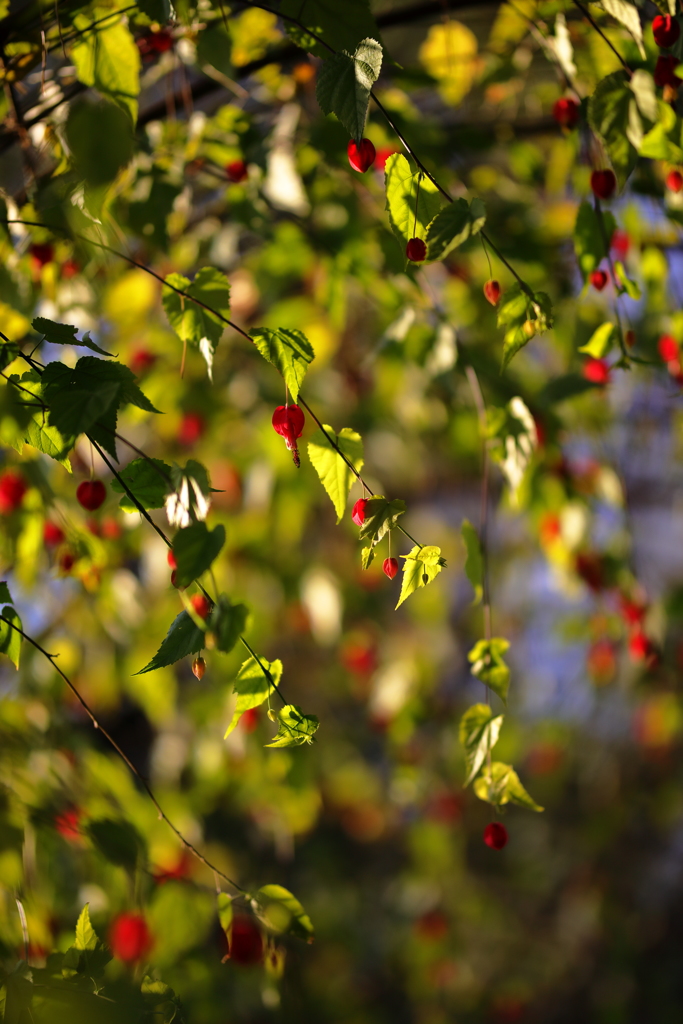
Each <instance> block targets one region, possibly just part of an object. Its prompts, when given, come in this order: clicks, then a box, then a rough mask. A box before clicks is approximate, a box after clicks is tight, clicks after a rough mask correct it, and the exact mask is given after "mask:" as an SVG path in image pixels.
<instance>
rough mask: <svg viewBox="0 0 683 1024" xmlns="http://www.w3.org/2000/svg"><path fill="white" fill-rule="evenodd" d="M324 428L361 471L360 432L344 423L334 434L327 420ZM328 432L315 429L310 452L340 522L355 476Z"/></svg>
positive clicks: (309, 445) (314, 466)
mask: <svg viewBox="0 0 683 1024" xmlns="http://www.w3.org/2000/svg"><path fill="white" fill-rule="evenodd" d="M324 431H325V433H326V434H327V435H328V436H329V437H331V438H332V440H333V441H334V442H335V444H337V445H338V446H339V448H340V449H341V450H342V451H343V453H344V455H345V456H346V458H347V459H348V460H349V462H350V463H351V464H352V465H353V466H354V467H355V469H356V471H357V472H360V471H361V469H362V467H363V441H362V438H361V436H360V434H357V433H356V431H355V430H351V428H350V427H343V429H342V430H341V431H340V433H339V434H335V432H334V430H333V429H332V427H328V426H327V424H324ZM325 433H323V431H322V430H316V432H315V434H314V435H313V437H312V438H311V440H310V441H309V442H308V455H309V458H310V460H311V462H312V463H313V468H314V469H315V471H316V473H317V474H318V476H319V477H320V482H321V484H322V485H323V487H324V488H325V490H326V491H327V493H328V494H329V496H330V499H331V501H332V504H333V505H334V508H335V511H336V513H337V522H338V523H339V522H341V520H342V517H343V515H344V512H345V510H346V501H347V498H348V496H349V491H350V490H351V485H352V484H353V481H354V480H355V476H354V474H353V473H352V472H351V470H350V469H349V467H348V466H347V465H346V463H345V462H344V460H343V459H342V457H341V455H339V454H338V453H337V452H336V451H335V450H334V448H332V446H331V445H330V442H329V441H328V439H327V437H325Z"/></svg>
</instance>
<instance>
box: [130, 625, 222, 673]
mask: <svg viewBox="0 0 683 1024" xmlns="http://www.w3.org/2000/svg"><path fill="white" fill-rule="evenodd" d="M205 646H206V645H205V641H204V633H203V631H202V630H201V629H199V627H198V626H196V625H195V624H194V622H193V621H192V619H191V618H190V616H189V615H188V613H187V612H186V611H182V612H181V613H180V615H177V616H176V617H175V619H174V620H173V622H172V623H171V627H170V629H169V631H168V633H167V634H166V636H165V638H164V639H163V640H162V642H161V647H160V648H159V650H158V651H157V653H156V654H155V655H154V657H153V658H152V660H151V661H150V662H149V664H147V665H145V667H144V668H141V669H140V671H139V672H135V673H134V674H135V675H136V676H141V675H143V674H144V673H145V672H154V670H155V669H157V668H165V667H166V666H167V665H174V664H175V663H176V661H180V660H181V659H182V658H186V657H187V656H188V655H189V654H198V653H199V651H201V649H202V648H203V647H205Z"/></svg>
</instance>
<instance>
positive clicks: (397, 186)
mask: <svg viewBox="0 0 683 1024" xmlns="http://www.w3.org/2000/svg"><path fill="white" fill-rule="evenodd" d="M384 179H385V187H386V209H387V210H388V212H389V221H390V223H391V228H392V230H393V232H394V234H395V235H396V237H397V239H398V241H399V244H400V246H401V251H402V253H403V254H404V255H405V251H406V245H407V244H408V242H409V241H410V239H411V238H415V237H419V238H424V237H425V235H426V232H427V228H428V227H429V225H430V224H431V222H432V221H433V220H434V218H435V217H436V215H437V214H438V213H439V211H440V210H441V207H442V206H443V205H444V202H445V200H444V198H443V196H442V195H441V193H440V192H439V190H438V189H437V187H436V185H433V184H432V182H431V181H430V180H429V178H427V177H425V176H424V175H423V174H422V172H421V171H413V170H412V169H411V166H410V164H409V163H408V161H407V160H406V158H405V157H404V156H403V154H402V153H393V154H392V155H391V156H390V157H389V158H388V160H387V162H386V164H385V168H384ZM418 180H419V181H420V195H419V198H417V183H418ZM416 198H417V220H416V217H415V203H416Z"/></svg>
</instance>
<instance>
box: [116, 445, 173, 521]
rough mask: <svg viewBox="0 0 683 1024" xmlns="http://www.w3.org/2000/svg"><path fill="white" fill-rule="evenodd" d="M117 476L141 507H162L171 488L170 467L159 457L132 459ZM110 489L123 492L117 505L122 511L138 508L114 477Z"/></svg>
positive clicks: (119, 492)
mask: <svg viewBox="0 0 683 1024" xmlns="http://www.w3.org/2000/svg"><path fill="white" fill-rule="evenodd" d="M119 476H120V477H121V479H122V480H123V481H125V483H126V486H127V487H128V488H129V490H130V491H131V492H132V493H133V494H134V495H135V497H136V498H137V500H138V501H139V502H140V504H141V505H142V507H143V508H145V509H150V508H163V507H164V500H165V497H166V494H167V493H168V492H169V491H170V490H171V487H172V483H171V467H170V466H169V465H167V464H166V463H165V462H162V460H161V459H152V458H145V459H142V458H140V459H134V460H133V461H132V462H129V463H128V465H127V466H124V468H123V469H121V470H119ZM109 486H110V487H111V489H112V491H115V492H117V493H118V494H123V497H122V498H121V501H120V502H119V505H120V506H121V508H122V509H123V510H124V512H138V511H139V509H138V507H137V505H135V504H134V502H132V501H131V499H130V498H129V497H128V495H127V494H126V493H125V490H124V488H123V485H122V484H121V483H119V481H118V480H117V479H116V478H114V479H113V480H112V481H111V483H110V485H109Z"/></svg>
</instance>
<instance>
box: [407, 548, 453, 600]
mask: <svg viewBox="0 0 683 1024" xmlns="http://www.w3.org/2000/svg"><path fill="white" fill-rule="evenodd" d="M401 558H403V559H405V561H404V563H403V579H402V580H401V596H400V597H399V599H398V604H397V605H396V607H397V608H399V607H400V606H401V605H402V604H403V602H404V601H405V600H406V598H408V597H410V595H411V594H414V593H415V591H416V590H419V589H420V588H421V587H426V586H427V584H428V583H431V582H432V580H434V579H436V577H437V576H438V575H439V573H440V572H441V570H442V569H443V568H444V566H445V565H446V562H445V561H444V559H443V558H442V557H441V548H437V547H435V546H434V545H427V546H426V547H423V548H421V547H420V546H419V545H416V546H415V547H414V548H413V549H412V551H410V552H409V554H407V555H401Z"/></svg>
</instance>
